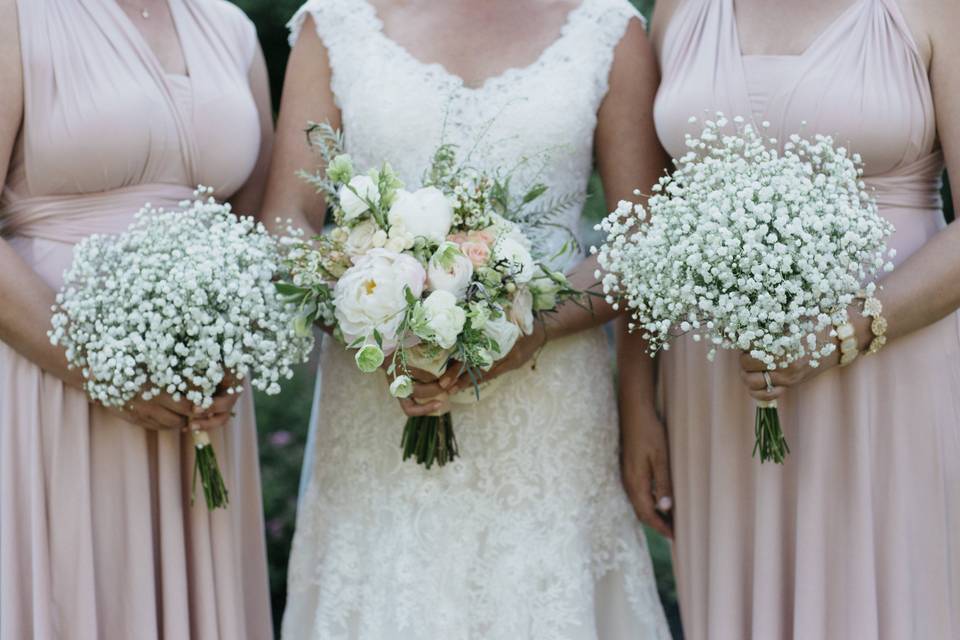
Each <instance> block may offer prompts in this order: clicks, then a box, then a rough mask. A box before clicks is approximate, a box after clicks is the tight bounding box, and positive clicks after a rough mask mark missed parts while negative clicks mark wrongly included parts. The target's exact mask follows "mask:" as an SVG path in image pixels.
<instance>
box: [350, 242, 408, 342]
mask: <svg viewBox="0 0 960 640" xmlns="http://www.w3.org/2000/svg"><path fill="white" fill-rule="evenodd" d="M426 279H427V274H426V272H425V271H424V269H423V267H422V266H421V265H420V263H419V262H417V260H416V259H415V258H412V257H410V256H408V255H405V254H398V253H392V252H390V251H387V250H385V249H372V250H370V252H369V253H367V254H366V255H363V256H361V257H360V258H359V259H358V260H357V263H356V264H355V265H354V266H353V267H351V268H349V269H347V270H346V272H344V274H343V276H342V277H341V278H340V280H338V281H337V286H336V288H335V289H334V296H333V302H334V305H335V308H336V318H337V324H338V325H339V327H340V331H341V332H342V333H343V337H344V340H346V342H347V344H350V343H352V342H354V341H355V340H357V339H359V338H363V339H364V340H366V339H368V338H370V336H372V335H373V332H374V330H375V329H376V330H378V331H379V332H380V334H381V336H382V337H383V348H384V350H385V351H390V350H392V349H393V348H394V347H396V345H397V329H398V327H399V325H400V323H401V322H402V320H403V311H404V309H406V308H407V300H406V296H405V294H404V289H405V288H406V287H409V288H410V291H411V292H412V293H413V295H414V297H416V298H419V297H420V296H421V295H423V288H424V284H425V282H426Z"/></svg>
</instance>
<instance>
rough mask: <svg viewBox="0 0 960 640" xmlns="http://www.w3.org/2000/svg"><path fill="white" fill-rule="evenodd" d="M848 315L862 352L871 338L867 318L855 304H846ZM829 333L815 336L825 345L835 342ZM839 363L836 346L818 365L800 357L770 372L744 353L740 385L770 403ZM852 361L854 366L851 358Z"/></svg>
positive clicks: (827, 330) (741, 363)
mask: <svg viewBox="0 0 960 640" xmlns="http://www.w3.org/2000/svg"><path fill="white" fill-rule="evenodd" d="M848 316H849V318H850V324H852V325H853V329H854V333H855V335H856V337H857V344H858V345H859V348H860V349H861V351H862V350H863V349H866V347H867V345H869V344H870V340H871V339H872V337H873V334H872V333H871V332H870V324H869V319H867V318H866V317H864V316H863V314H862V313H861V312H860V308H859V305H858V304H853V305H851V306H850V309H849V310H848ZM830 333H832V329H826V330H824V331H823V332H822V333H821V334H820V335H819V336H818V337H817V342H818V344H827V343H829V342H834V343H835V344H836V341H837V339H836V337H833V336H831V335H830ZM861 357H863V356H861ZM839 364H840V349H839V345H837V349H835V350H834V351H833V353H831V354H830V355H829V356H827V357H826V358H820V364H819V366H816V367H811V366H810V359H809V358H801V359H800V360H797V361H796V362H793V363H792V364H790V366H788V367H786V368H784V369H774V370H772V371H771V370H769V369H767V365H765V364H764V363H762V362H760V361H759V360H757V359H756V358H753V357H751V356H750V354H749V353H746V352H744V353H743V354H741V356H740V379H741V380H743V384H744V386H746V387H747V391H748V392H749V393H750V396H751V397H753V398H754V399H755V400H760V401H763V402H770V401H771V400H776V399H777V398H779V397H780V396H782V395H783V394H784V392H785V391H786V390H787V389H790V388H792V387H796V386H797V385H800V384H803V383H804V382H806V381H807V380H810V379H811V378H815V377H816V376H818V375H820V374H821V373H823V372H824V371H827V370H829V369H832V368H833V367H836V366H838V365H839ZM852 364H853V366H856V362H855V361H854V363H852ZM764 373H766V375H764ZM767 378H769V385H768V384H767V382H768V380H767Z"/></svg>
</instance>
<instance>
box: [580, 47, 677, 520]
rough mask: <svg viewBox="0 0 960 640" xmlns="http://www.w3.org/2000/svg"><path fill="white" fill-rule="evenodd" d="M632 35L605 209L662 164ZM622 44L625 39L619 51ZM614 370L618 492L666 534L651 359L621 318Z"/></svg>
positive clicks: (609, 108)
mask: <svg viewBox="0 0 960 640" xmlns="http://www.w3.org/2000/svg"><path fill="white" fill-rule="evenodd" d="M636 31H637V33H632V34H628V36H629V37H631V38H632V39H633V40H634V41H635V43H634V44H633V46H632V47H631V49H629V50H628V51H627V52H625V54H624V56H623V58H624V60H620V56H621V51H620V50H618V52H617V57H618V60H617V62H615V63H614V69H613V72H612V74H611V85H610V87H611V92H610V96H609V97H608V99H607V101H606V102H605V103H604V106H603V109H602V110H601V120H600V126H599V128H598V131H597V134H598V156H599V157H598V159H599V163H600V173H601V176H602V177H603V183H604V187H605V188H606V189H607V207H608V209H610V210H613V209H614V208H615V207H616V203H617V202H618V201H620V200H636V199H637V198H636V196H634V195H633V189H635V188H638V187H639V188H640V189H641V190H642V191H644V192H645V193H649V187H650V185H653V184H654V183H655V182H656V181H657V179H658V178H659V177H660V176H661V175H662V174H663V171H664V169H665V167H666V166H667V162H668V158H667V155H666V153H665V152H664V150H663V148H662V147H661V146H660V143H659V141H658V140H657V133H656V130H655V128H654V123H653V102H654V98H655V97H656V91H657V87H658V85H659V72H658V71H657V68H656V63H655V60H654V54H653V49H652V47H651V45H650V44H649V42H648V40H647V38H646V37H645V35H644V34H643V32H642V29H639V28H638V29H637V30H636ZM628 42H629V41H628V40H627V39H625V41H624V43H622V44H621V48H622V47H623V45H624V44H627V43H628ZM621 62H623V63H624V64H622V65H621V64H620V63H621ZM605 111H606V113H604V112H605ZM641 200H642V199H641ZM644 204H645V203H644ZM617 370H618V372H619V405H620V435H621V440H622V456H623V482H624V487H625V488H626V491H627V494H628V495H629V497H630V501H631V503H632V504H633V507H634V510H635V511H636V513H637V516H639V517H640V519H641V520H643V522H644V523H646V524H647V525H649V526H651V527H653V528H654V529H655V530H656V531H658V532H659V533H661V534H662V535H665V536H671V535H672V533H673V531H672V527H671V524H670V520H669V518H668V517H666V516H665V515H664V514H663V512H665V511H666V510H668V509H669V502H663V501H664V500H667V501H669V498H670V495H671V487H670V470H669V461H668V453H667V443H666V432H665V430H664V428H663V425H662V424H661V423H660V420H659V418H658V417H657V413H656V408H655V401H654V399H655V366H654V360H653V358H651V357H650V356H649V355H647V344H646V342H645V341H644V340H643V339H642V338H641V337H640V335H639V334H635V333H630V332H629V331H627V319H626V318H625V317H620V318H618V319H617ZM658 503H659V508H660V510H661V512H659V513H658Z"/></svg>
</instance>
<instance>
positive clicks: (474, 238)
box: [461, 230, 497, 247]
mask: <svg viewBox="0 0 960 640" xmlns="http://www.w3.org/2000/svg"><path fill="white" fill-rule="evenodd" d="M496 239H497V238H496V236H494V234H492V233H490V232H489V231H483V230H481V231H471V232H470V233H468V234H467V242H482V243H483V244H485V245H487V246H488V247H492V246H493V243H494V241H495V240H496ZM461 244H463V243H461Z"/></svg>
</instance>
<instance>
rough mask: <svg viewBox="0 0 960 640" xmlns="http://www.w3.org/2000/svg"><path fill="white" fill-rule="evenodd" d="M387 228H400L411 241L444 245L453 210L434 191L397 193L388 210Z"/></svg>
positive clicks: (429, 188) (435, 190) (447, 202)
mask: <svg viewBox="0 0 960 640" xmlns="http://www.w3.org/2000/svg"><path fill="white" fill-rule="evenodd" d="M389 219H390V224H391V225H395V224H396V225H402V226H403V228H404V229H405V230H406V231H407V232H408V233H410V234H411V235H413V236H414V237H422V238H427V239H428V240H431V241H433V242H443V240H444V238H446V237H447V234H448V233H450V226H451V225H452V224H453V206H452V205H451V204H450V201H449V200H448V199H447V196H445V195H443V192H442V191H440V190H439V189H437V188H436V187H427V188H425V189H418V190H417V191H415V192H413V193H410V192H409V191H403V190H400V191H397V198H396V200H395V201H394V203H393V206H392V207H391V208H390V216H389Z"/></svg>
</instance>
